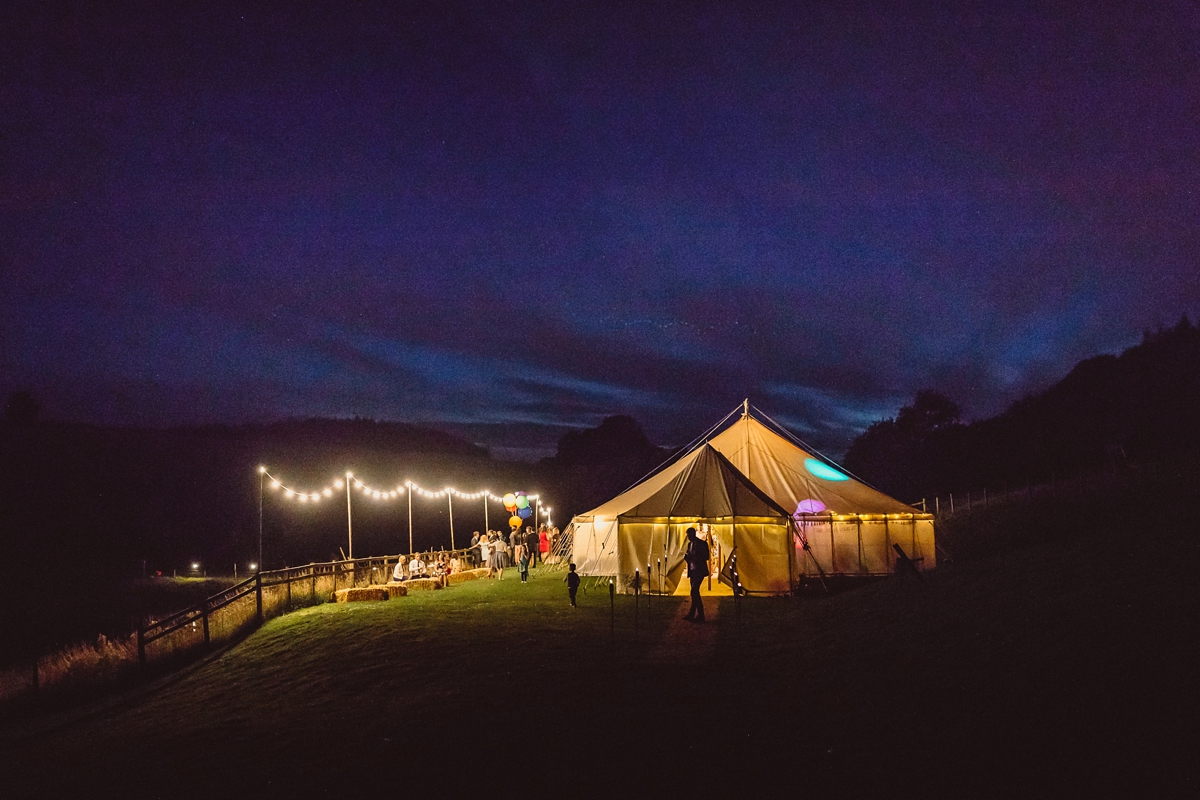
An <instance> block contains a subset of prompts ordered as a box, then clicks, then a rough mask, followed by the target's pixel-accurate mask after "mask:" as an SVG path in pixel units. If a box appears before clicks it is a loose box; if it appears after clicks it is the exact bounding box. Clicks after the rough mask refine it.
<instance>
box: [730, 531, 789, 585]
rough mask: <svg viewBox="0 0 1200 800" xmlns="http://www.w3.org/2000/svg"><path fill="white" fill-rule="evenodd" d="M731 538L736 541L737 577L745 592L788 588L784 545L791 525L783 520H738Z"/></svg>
mask: <svg viewBox="0 0 1200 800" xmlns="http://www.w3.org/2000/svg"><path fill="white" fill-rule="evenodd" d="M734 542H735V543H736V545H737V569H738V578H739V579H740V580H741V582H742V586H743V587H744V588H745V589H746V591H748V592H752V593H755V594H787V593H788V592H790V591H791V590H792V578H791V562H790V560H789V557H788V548H789V547H790V546H791V542H792V531H791V528H790V527H789V526H788V525H787V523H785V522H765V523H764V522H753V523H745V522H738V523H737V524H736V525H735V531H734Z"/></svg>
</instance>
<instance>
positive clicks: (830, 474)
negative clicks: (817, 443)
mask: <svg viewBox="0 0 1200 800" xmlns="http://www.w3.org/2000/svg"><path fill="white" fill-rule="evenodd" d="M804 468H805V469H806V470H808V471H809V473H810V474H811V475H813V476H814V477H817V478H820V479H821V480H823V481H848V480H850V479H849V478H847V477H846V476H845V475H843V474H842V473H840V472H838V471H837V470H836V469H834V468H833V467H831V466H829V465H828V464H825V463H824V462H822V461H817V460H816V459H815V458H806V459H804Z"/></svg>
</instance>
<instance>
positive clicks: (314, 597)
mask: <svg viewBox="0 0 1200 800" xmlns="http://www.w3.org/2000/svg"><path fill="white" fill-rule="evenodd" d="M308 571H309V572H310V573H312V597H310V598H309V601H310V602H312V603H313V604H314V605H315V604H316V602H317V566H316V564H310V565H309V567H308Z"/></svg>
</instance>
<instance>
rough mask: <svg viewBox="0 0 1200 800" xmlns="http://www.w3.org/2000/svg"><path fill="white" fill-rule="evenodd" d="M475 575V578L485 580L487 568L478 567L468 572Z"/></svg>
mask: <svg viewBox="0 0 1200 800" xmlns="http://www.w3.org/2000/svg"><path fill="white" fill-rule="evenodd" d="M470 572H472V573H474V574H475V577H476V578H486V577H487V576H488V571H487V567H479V568H478V569H473V570H470Z"/></svg>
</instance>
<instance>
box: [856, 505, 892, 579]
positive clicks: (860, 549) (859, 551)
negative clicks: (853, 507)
mask: <svg viewBox="0 0 1200 800" xmlns="http://www.w3.org/2000/svg"><path fill="white" fill-rule="evenodd" d="M883 535H884V536H885V537H886V536H887V516H886V515H885V516H884V518H883ZM858 571H859V572H862V571H863V557H862V514H859V515H858Z"/></svg>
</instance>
